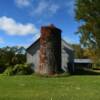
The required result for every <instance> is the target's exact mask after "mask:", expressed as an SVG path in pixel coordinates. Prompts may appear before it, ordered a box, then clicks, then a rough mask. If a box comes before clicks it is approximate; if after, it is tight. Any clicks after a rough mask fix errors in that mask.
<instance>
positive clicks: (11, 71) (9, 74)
mask: <svg viewBox="0 0 100 100" xmlns="http://www.w3.org/2000/svg"><path fill="white" fill-rule="evenodd" d="M3 75H7V76H11V75H13V68H12V67H8V68H7V69H6V70H5V71H4V73H3Z"/></svg>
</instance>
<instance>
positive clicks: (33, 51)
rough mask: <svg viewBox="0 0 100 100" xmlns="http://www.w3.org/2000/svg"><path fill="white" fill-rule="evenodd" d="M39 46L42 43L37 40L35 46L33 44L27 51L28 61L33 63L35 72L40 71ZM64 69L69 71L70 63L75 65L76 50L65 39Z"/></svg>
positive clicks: (63, 43)
mask: <svg viewBox="0 0 100 100" xmlns="http://www.w3.org/2000/svg"><path fill="white" fill-rule="evenodd" d="M39 48H40V44H39V42H37V43H36V44H35V46H32V47H31V48H30V49H28V51H27V63H32V64H33V66H32V68H33V69H34V71H35V72H37V71H38V68H39V62H40V61H39V52H40V51H39ZM61 56H62V66H61V67H62V69H63V70H64V71H68V63H71V64H72V65H73V60H74V51H73V49H72V48H71V47H70V46H69V45H68V44H67V43H66V42H65V41H64V40H62V54H61Z"/></svg>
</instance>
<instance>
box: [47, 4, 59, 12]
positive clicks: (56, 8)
mask: <svg viewBox="0 0 100 100" xmlns="http://www.w3.org/2000/svg"><path fill="white" fill-rule="evenodd" d="M59 9H60V7H59V6H58V5H56V4H52V5H51V7H50V8H49V10H50V12H51V13H56V12H57V11H58V10H59Z"/></svg>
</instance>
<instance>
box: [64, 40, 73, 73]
mask: <svg viewBox="0 0 100 100" xmlns="http://www.w3.org/2000/svg"><path fill="white" fill-rule="evenodd" d="M73 60H74V51H73V50H72V48H70V47H69V46H68V45H67V44H66V43H65V42H64V41H63V40H62V69H63V70H64V71H65V72H67V71H68V63H70V64H71V65H72V66H73ZM69 67H70V66H69Z"/></svg>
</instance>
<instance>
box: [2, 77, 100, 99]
mask: <svg viewBox="0 0 100 100" xmlns="http://www.w3.org/2000/svg"><path fill="white" fill-rule="evenodd" d="M0 100H100V76H89V75H87V76H86V75H85V76H67V77H54V78H53V77H51V78H50V77H49V78H46V77H39V76H36V75H33V76H2V75H1V76H0Z"/></svg>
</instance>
